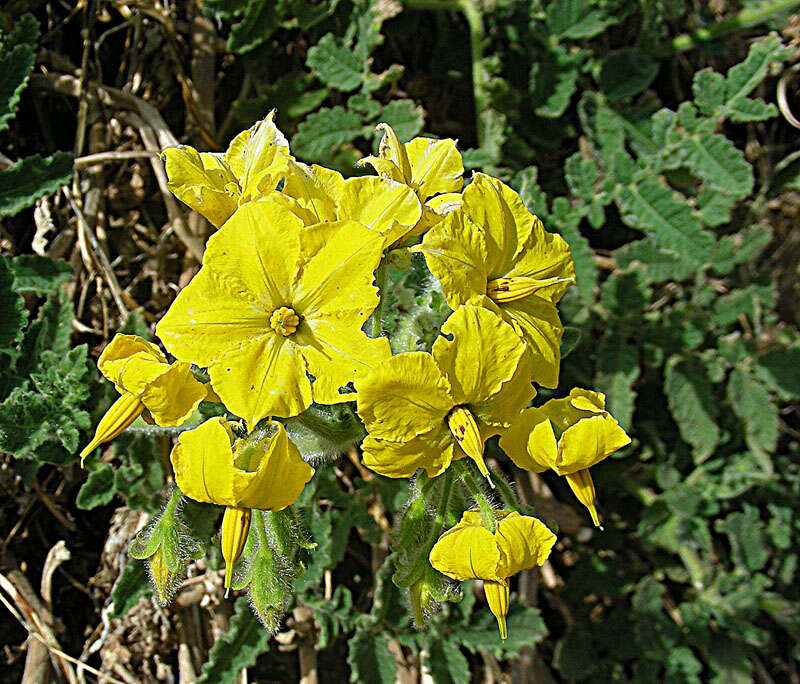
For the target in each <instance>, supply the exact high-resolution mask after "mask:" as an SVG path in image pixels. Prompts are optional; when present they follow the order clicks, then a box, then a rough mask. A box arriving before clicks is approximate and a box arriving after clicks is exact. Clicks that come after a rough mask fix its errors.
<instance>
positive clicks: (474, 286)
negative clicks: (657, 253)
mask: <svg viewBox="0 0 800 684" xmlns="http://www.w3.org/2000/svg"><path fill="white" fill-rule="evenodd" d="M412 251H420V252H422V253H423V254H424V255H425V260H426V262H427V264H428V268H430V270H431V272H432V273H433V274H434V275H435V276H436V278H437V279H438V280H439V282H440V283H441V285H442V292H443V293H444V297H445V299H446V300H447V303H448V304H449V305H450V306H451V307H453V308H455V307H457V306H459V305H461V304H465V303H466V302H469V301H472V300H473V299H474V298H475V297H481V298H483V297H484V295H486V296H487V297H488V298H489V301H488V305H489V306H490V307H491V308H493V309H494V310H496V311H499V312H501V313H502V315H503V317H504V318H505V319H506V320H507V321H508V322H509V323H511V324H512V325H513V326H514V328H515V329H516V330H517V332H518V333H519V334H521V335H522V336H523V337H524V338H525V340H526V341H527V342H528V343H529V344H530V345H531V347H532V349H533V352H534V354H533V356H534V369H533V379H534V381H535V382H538V383H539V384H541V385H544V386H545V387H556V386H557V385H558V370H559V365H560V362H561V351H560V345H561V335H562V333H563V332H564V328H563V326H562V325H561V321H560V320H559V317H558V310H557V309H556V303H557V302H558V300H559V299H561V297H562V296H563V295H564V292H565V291H566V290H567V288H568V287H569V286H570V284H571V283H572V282H574V280H575V266H574V264H573V262H572V256H571V253H570V249H569V246H568V245H567V243H566V242H564V240H563V239H562V238H561V237H560V236H558V235H554V234H552V233H548V232H547V231H545V229H544V226H543V225H542V222H541V221H540V220H539V219H538V218H537V217H536V216H534V215H533V214H531V213H530V212H529V211H528V209H527V208H526V207H525V205H524V204H523V202H522V200H521V199H520V197H519V195H518V194H517V193H516V192H514V191H513V190H512V189H511V188H509V187H508V186H507V185H505V184H504V183H502V182H501V181H499V180H497V179H496V178H492V177H490V176H486V175H484V174H482V173H476V174H475V176H474V178H473V180H472V182H471V183H470V184H469V185H468V186H467V187H466V189H465V190H464V192H463V195H462V199H461V205H460V208H459V209H458V210H456V211H454V212H451V213H449V214H448V215H447V216H446V217H445V218H444V220H442V221H441V222H439V223H438V224H436V225H435V226H434V227H433V228H431V229H430V230H429V231H428V233H427V234H426V235H425V238H424V239H423V241H422V244H420V245H418V246H416V247H414V248H412ZM484 301H487V300H485V299H484Z"/></svg>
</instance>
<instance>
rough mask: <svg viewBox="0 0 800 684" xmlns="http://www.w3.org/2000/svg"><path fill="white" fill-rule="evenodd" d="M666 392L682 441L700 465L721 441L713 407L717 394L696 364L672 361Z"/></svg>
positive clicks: (666, 380)
mask: <svg viewBox="0 0 800 684" xmlns="http://www.w3.org/2000/svg"><path fill="white" fill-rule="evenodd" d="M664 376H665V377H664V392H665V393H666V395H667V402H668V403H669V409H670V412H671V413H672V417H673V418H674V419H675V422H676V423H677V424H678V429H679V430H680V433H681V437H682V438H683V440H684V441H685V442H687V443H688V444H691V445H692V447H693V456H694V460H695V462H697V463H701V462H702V461H704V460H706V459H707V458H708V457H709V456H710V455H711V454H712V453H713V452H714V449H715V448H716V446H717V444H718V443H719V440H720V432H719V427H717V423H716V419H715V415H714V411H713V407H714V406H715V404H716V399H715V394H714V390H713V387H712V386H711V383H710V382H709V380H708V376H707V375H706V373H705V370H704V369H703V367H702V366H701V365H700V364H699V363H696V362H695V361H694V360H690V359H681V358H679V357H672V358H670V359H669V361H668V362H667V365H666V368H665V373H664Z"/></svg>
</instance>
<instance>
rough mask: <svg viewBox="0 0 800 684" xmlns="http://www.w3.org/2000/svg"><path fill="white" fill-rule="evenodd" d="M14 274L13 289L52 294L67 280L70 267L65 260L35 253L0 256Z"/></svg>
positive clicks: (69, 274)
mask: <svg viewBox="0 0 800 684" xmlns="http://www.w3.org/2000/svg"><path fill="white" fill-rule="evenodd" d="M0 260H4V261H5V262H6V264H7V265H8V267H9V268H10V270H11V273H12V274H13V275H14V290H16V291H17V292H33V293H35V294H38V295H53V294H56V293H57V291H58V286H59V285H61V283H64V282H66V281H67V280H69V278H70V276H71V275H72V267H71V266H70V265H69V264H68V263H67V262H66V261H58V260H54V259H48V258H47V257H43V256H37V255H36V254H24V255H22V256H17V257H0Z"/></svg>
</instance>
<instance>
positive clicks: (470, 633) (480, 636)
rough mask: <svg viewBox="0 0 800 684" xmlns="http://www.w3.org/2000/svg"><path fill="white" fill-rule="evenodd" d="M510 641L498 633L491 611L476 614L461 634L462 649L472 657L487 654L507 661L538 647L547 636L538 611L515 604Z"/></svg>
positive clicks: (512, 606) (509, 626) (510, 617)
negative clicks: (517, 654) (511, 657)
mask: <svg viewBox="0 0 800 684" xmlns="http://www.w3.org/2000/svg"><path fill="white" fill-rule="evenodd" d="M507 622H508V639H506V640H505V641H503V640H502V639H501V638H500V635H499V633H498V631H497V620H496V619H495V617H494V615H492V614H491V613H490V612H489V611H488V610H484V611H482V612H481V613H480V614H473V615H472V618H471V619H470V621H469V626H467V627H464V628H463V629H461V630H460V631H459V633H458V639H459V643H460V645H461V646H463V647H464V648H466V649H467V650H468V651H471V652H472V653H479V652H480V651H483V650H486V651H489V652H490V653H493V654H494V655H495V656H497V657H498V658H507V657H509V656H512V655H514V654H516V653H519V651H520V649H522V648H525V647H530V646H535V645H536V644H538V643H539V642H540V641H541V640H542V639H544V638H545V637H546V636H547V627H546V626H545V623H544V620H542V615H541V613H540V612H539V610H538V608H527V607H526V608H520V607H519V604H518V603H515V602H512V604H511V609H510V611H509V614H508V618H507Z"/></svg>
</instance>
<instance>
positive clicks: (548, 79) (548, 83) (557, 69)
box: [528, 3, 581, 119]
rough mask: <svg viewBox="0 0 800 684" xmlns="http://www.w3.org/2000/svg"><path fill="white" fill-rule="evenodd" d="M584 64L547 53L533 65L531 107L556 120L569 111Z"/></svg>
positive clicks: (562, 53)
mask: <svg viewBox="0 0 800 684" xmlns="http://www.w3.org/2000/svg"><path fill="white" fill-rule="evenodd" d="M554 4H557V3H554ZM580 63H581V58H580V56H576V55H570V54H567V53H566V52H565V51H564V50H563V48H559V50H558V51H557V52H546V53H544V55H543V56H542V58H541V60H540V61H538V62H534V63H533V64H532V65H531V69H530V74H529V76H528V83H529V86H528V87H529V89H530V92H531V95H530V105H531V106H532V107H533V110H534V112H536V114H538V115H539V116H542V117H545V118H547V119H555V118H558V117H559V116H561V115H562V114H563V113H564V112H565V111H566V109H567V107H568V106H569V102H570V99H571V98H572V95H573V93H574V92H575V89H576V84H577V81H578V73H579V72H578V68H579V67H580Z"/></svg>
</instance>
